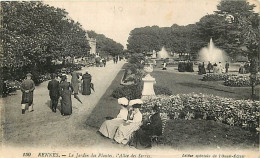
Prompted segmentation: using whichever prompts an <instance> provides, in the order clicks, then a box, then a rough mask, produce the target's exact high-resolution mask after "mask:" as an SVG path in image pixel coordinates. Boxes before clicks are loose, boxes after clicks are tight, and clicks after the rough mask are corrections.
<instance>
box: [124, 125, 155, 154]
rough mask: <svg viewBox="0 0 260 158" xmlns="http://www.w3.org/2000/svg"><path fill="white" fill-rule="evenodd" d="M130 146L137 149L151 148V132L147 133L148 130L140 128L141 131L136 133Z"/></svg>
mask: <svg viewBox="0 0 260 158" xmlns="http://www.w3.org/2000/svg"><path fill="white" fill-rule="evenodd" d="M129 145H130V146H134V147H136V148H137V149H145V148H150V147H151V146H152V143H151V134H150V132H149V131H148V132H147V131H146V130H143V129H141V128H140V129H139V130H137V131H136V132H134V134H133V137H132V138H131V140H130V142H129Z"/></svg>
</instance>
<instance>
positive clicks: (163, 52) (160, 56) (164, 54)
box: [157, 46, 169, 59]
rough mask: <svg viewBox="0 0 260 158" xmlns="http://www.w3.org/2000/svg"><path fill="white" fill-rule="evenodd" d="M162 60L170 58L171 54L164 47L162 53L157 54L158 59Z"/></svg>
mask: <svg viewBox="0 0 260 158" xmlns="http://www.w3.org/2000/svg"><path fill="white" fill-rule="evenodd" d="M162 58H163V59H166V58H169V54H168V52H167V51H166V49H165V48H164V46H163V47H162V49H161V51H159V52H158V53H157V59H162Z"/></svg>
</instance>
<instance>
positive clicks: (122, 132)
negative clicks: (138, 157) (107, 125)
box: [114, 122, 141, 144]
mask: <svg viewBox="0 0 260 158" xmlns="http://www.w3.org/2000/svg"><path fill="white" fill-rule="evenodd" d="M140 125H141V123H140V122H135V123H123V124H121V125H120V126H119V128H118V129H117V131H116V134H115V137H114V139H115V141H116V142H118V143H122V144H127V143H128V141H129V140H130V138H131V135H132V133H133V132H134V131H136V130H138V129H139V127H140Z"/></svg>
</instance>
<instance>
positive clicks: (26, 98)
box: [21, 92, 33, 106]
mask: <svg viewBox="0 0 260 158" xmlns="http://www.w3.org/2000/svg"><path fill="white" fill-rule="evenodd" d="M26 103H28V104H29V106H30V105H31V104H32V103H33V92H29V93H25V92H23V94H22V101H21V104H26Z"/></svg>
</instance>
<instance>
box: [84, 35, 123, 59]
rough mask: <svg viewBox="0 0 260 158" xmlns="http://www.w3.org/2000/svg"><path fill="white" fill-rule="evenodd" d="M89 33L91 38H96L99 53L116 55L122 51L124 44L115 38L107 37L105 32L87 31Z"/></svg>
mask: <svg viewBox="0 0 260 158" xmlns="http://www.w3.org/2000/svg"><path fill="white" fill-rule="evenodd" d="M87 33H88V36H89V37H90V38H95V39H96V42H97V44H96V48H97V53H99V54H102V55H105V54H106V55H112V56H116V55H119V54H121V53H122V51H123V45H122V44H120V43H117V42H115V41H114V40H112V39H110V38H108V37H106V36H105V35H103V34H97V33H96V32H95V31H87Z"/></svg>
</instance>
